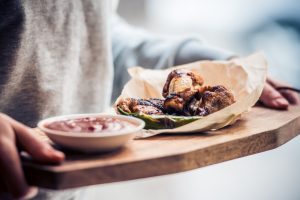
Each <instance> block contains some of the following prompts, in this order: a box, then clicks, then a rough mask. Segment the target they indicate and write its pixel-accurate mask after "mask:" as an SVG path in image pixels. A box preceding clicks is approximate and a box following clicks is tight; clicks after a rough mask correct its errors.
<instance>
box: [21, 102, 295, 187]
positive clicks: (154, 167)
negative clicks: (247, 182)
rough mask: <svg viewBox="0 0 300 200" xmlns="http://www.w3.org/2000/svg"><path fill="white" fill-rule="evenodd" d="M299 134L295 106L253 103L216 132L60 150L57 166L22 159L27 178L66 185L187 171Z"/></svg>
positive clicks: (43, 184)
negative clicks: (102, 148) (91, 151)
mask: <svg viewBox="0 0 300 200" xmlns="http://www.w3.org/2000/svg"><path fill="white" fill-rule="evenodd" d="M299 133H300V106H297V107H290V108H289V110H288V111H278V110H271V109H267V108H261V107H254V108H252V110H251V111H250V112H248V113H246V114H244V115H243V117H242V119H241V120H239V121H238V122H237V123H235V124H234V125H232V126H229V127H226V128H223V129H221V130H218V131H212V132H205V133H197V134H180V135H174V134H173V135H160V136H154V137H151V138H148V139H141V140H134V141H133V142H131V143H130V144H128V145H127V146H126V147H124V148H122V149H120V150H118V151H115V152H111V153H102V154H95V155H88V154H78V153H74V152H66V154H67V156H66V161H65V162H63V163H62V164H60V165H43V164H39V163H35V162H33V161H31V160H28V159H24V160H23V168H24V170H25V174H26V178H27V181H28V182H29V183H30V184H32V185H37V186H40V187H45V188H50V189H66V188H74V187H80V186H88V185H94V184H103V183H110V182H117V181H126V180H132V179H138V178H145V177H153V176H159V175H166V174H172V173H178V172H183V171H187V170H192V169H196V168H200V167H205V166H208V165H212V164H216V163H220V162H223V161H227V160H231V159H235V158H240V157H244V156H248V155H251V154H255V153H259V152H263V151H267V150H270V149H274V148H276V147H278V146H280V145H282V144H284V143H286V142H287V141H289V140H291V139H292V138H294V137H295V136H297V135H298V134H299Z"/></svg>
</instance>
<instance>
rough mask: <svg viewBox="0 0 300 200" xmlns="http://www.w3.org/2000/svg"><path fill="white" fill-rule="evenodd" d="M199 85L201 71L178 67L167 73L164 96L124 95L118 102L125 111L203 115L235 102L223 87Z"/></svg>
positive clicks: (228, 91)
mask: <svg viewBox="0 0 300 200" xmlns="http://www.w3.org/2000/svg"><path fill="white" fill-rule="evenodd" d="M202 85H203V79H202V77H201V76H200V74H198V73H196V72H192V71H187V70H182V69H177V70H173V71H172V72H171V73H170V74H169V75H168V78H167V81H166V83H165V85H164V87H163V91H162V95H163V97H165V99H154V98H150V99H134V98H126V99H122V100H121V101H119V103H118V105H117V106H118V107H119V108H121V109H122V110H123V111H125V112H127V113H144V114H148V115H152V114H156V115H163V114H171V115H174V114H175V115H184V116H206V115H209V114H211V113H214V112H216V111H218V110H221V109H223V108H225V107H227V106H229V105H231V104H233V103H234V102H235V100H234V95H233V93H232V92H231V91H230V90H228V89H227V88H226V87H224V86H222V85H217V86H202Z"/></svg>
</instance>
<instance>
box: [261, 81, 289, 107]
mask: <svg viewBox="0 0 300 200" xmlns="http://www.w3.org/2000/svg"><path fill="white" fill-rule="evenodd" d="M260 101H261V102H262V103H263V104H264V105H265V106H267V107H270V108H275V109H287V108H288V106H289V102H288V101H287V100H286V99H285V98H284V97H283V96H282V95H281V94H280V93H279V92H278V91H277V90H275V88H273V87H272V86H271V85H270V84H269V83H266V85H265V86H264V89H263V92H262V95H261V96H260Z"/></svg>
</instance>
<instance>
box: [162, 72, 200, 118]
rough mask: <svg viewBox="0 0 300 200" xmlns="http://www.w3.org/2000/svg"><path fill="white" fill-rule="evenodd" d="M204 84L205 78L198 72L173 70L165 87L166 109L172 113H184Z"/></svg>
mask: <svg viewBox="0 0 300 200" xmlns="http://www.w3.org/2000/svg"><path fill="white" fill-rule="evenodd" d="M202 84H203V78H202V77H201V76H200V74H198V73H197V72H191V71H187V70H182V69H177V70H173V71H172V72H171V73H170V74H169V75H168V78H167V81H166V83H165V85H164V87H163V93H162V95H163V97H165V98H166V99H165V102H164V109H165V110H166V111H168V112H170V113H177V114H183V110H184V108H185V107H186V105H187V104H188V103H189V102H190V100H191V99H192V98H194V97H195V96H197V93H198V90H199V89H200V88H201V85H202Z"/></svg>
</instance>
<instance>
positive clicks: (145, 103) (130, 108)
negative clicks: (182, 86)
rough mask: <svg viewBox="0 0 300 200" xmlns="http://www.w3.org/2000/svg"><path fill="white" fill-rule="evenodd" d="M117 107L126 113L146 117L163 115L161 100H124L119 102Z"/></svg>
mask: <svg viewBox="0 0 300 200" xmlns="http://www.w3.org/2000/svg"><path fill="white" fill-rule="evenodd" d="M117 107H119V108H121V109H122V110H123V111H125V112H127V113H144V114H148V115H153V114H155V115H162V114H163V110H162V109H163V100H162V99H155V98H152V99H134V98H125V99H122V100H120V101H119V103H118V104H117Z"/></svg>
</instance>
